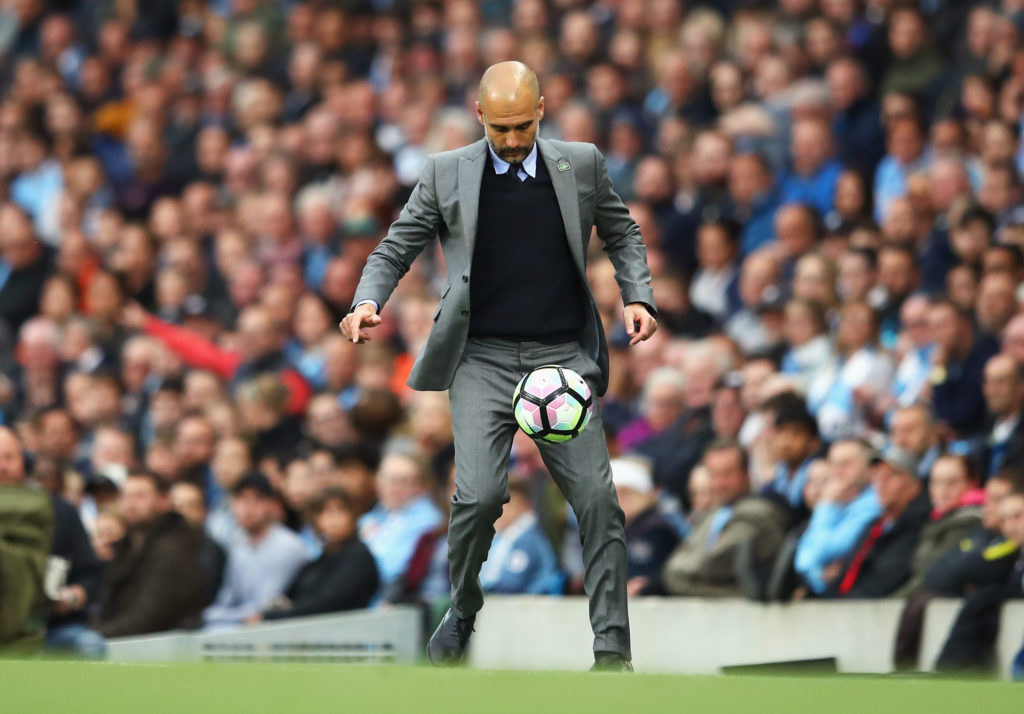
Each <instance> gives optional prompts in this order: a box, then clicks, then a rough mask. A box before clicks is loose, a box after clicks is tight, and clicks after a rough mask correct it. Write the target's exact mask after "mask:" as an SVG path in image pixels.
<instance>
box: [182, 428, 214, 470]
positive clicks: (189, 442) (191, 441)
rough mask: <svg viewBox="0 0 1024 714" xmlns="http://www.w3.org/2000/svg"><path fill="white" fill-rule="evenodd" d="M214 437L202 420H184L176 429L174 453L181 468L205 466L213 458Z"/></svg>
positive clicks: (211, 430)
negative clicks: (176, 436)
mask: <svg viewBox="0 0 1024 714" xmlns="http://www.w3.org/2000/svg"><path fill="white" fill-rule="evenodd" d="M215 444H216V435H215V434H214V431H213V427H211V426H210V425H209V424H208V423H207V422H206V421H205V420H204V419H186V420H185V421H183V422H182V423H181V426H180V427H179V429H178V438H177V440H176V441H175V444H174V451H175V454H176V455H177V457H178V460H179V461H180V462H181V464H182V466H185V467H186V468H192V467H196V466H205V465H206V464H208V463H209V462H210V459H211V458H212V457H213V451H214V446H215Z"/></svg>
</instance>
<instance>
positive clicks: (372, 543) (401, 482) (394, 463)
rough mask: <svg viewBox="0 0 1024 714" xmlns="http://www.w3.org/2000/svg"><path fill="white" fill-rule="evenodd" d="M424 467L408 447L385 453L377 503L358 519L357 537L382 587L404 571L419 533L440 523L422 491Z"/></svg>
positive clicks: (380, 472) (425, 474) (435, 511)
mask: <svg viewBox="0 0 1024 714" xmlns="http://www.w3.org/2000/svg"><path fill="white" fill-rule="evenodd" d="M428 470H429V467H428V465H427V462H426V461H425V460H424V458H423V457H422V456H421V455H420V454H419V453H417V452H412V451H403V452H392V453H390V454H388V455H386V456H385V457H384V459H383V460H382V461H381V463H380V468H379V469H378V470H377V499H378V500H377V505H376V506H374V507H373V509H372V510H371V511H370V512H369V513H367V514H365V515H364V516H363V517H362V518H360V519H359V538H360V540H362V541H363V542H364V543H366V546H367V547H368V548H369V549H370V552H371V553H373V557H374V558H375V559H376V561H377V569H378V570H379V571H380V579H381V587H382V590H386V589H387V587H388V586H389V585H390V584H391V583H393V582H394V581H395V580H396V579H397V578H399V577H400V576H402V575H403V574H404V573H405V571H406V569H407V568H408V567H409V560H410V559H411V558H412V555H413V551H414V550H415V549H416V543H417V542H418V541H419V539H420V536H422V535H423V534H424V533H426V532H428V531H431V530H433V529H435V528H437V527H438V525H440V523H441V511H440V509H439V508H438V507H437V506H436V505H434V502H433V501H431V500H430V496H428V495H427V491H426V489H427V473H428Z"/></svg>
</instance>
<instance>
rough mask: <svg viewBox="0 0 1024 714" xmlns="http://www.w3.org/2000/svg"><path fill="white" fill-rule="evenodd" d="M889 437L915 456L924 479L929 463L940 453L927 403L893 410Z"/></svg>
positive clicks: (937, 434) (919, 471) (932, 462)
mask: <svg viewBox="0 0 1024 714" xmlns="http://www.w3.org/2000/svg"><path fill="white" fill-rule="evenodd" d="M889 440H890V441H891V442H892V443H893V445H895V446H898V447H899V448H901V449H903V450H904V451H909V452H910V453H911V454H912V455H913V456H914V458H916V459H917V463H918V469H917V475H918V477H919V478H920V479H921V480H922V481H927V480H928V474H930V473H931V470H932V464H934V463H935V459H937V458H939V456H940V455H941V454H942V444H941V442H940V439H939V430H938V426H937V424H936V423H935V415H934V414H933V413H932V410H931V409H929V408H928V405H927V404H912V405H910V406H908V407H903V408H901V409H897V410H896V411H895V412H893V414H892V418H891V419H890V420H889Z"/></svg>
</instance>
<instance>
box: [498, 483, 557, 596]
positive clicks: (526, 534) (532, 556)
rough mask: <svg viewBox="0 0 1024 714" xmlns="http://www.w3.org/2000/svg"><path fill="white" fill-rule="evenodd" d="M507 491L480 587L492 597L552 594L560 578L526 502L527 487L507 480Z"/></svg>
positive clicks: (551, 553)
mask: <svg viewBox="0 0 1024 714" xmlns="http://www.w3.org/2000/svg"><path fill="white" fill-rule="evenodd" d="M508 490H509V501H508V503H506V504H505V505H504V507H503V508H502V511H501V516H500V517H499V518H498V520H497V521H495V522H494V531H495V536H494V540H493V541H491V549H490V551H488V553H487V561H486V562H485V563H484V564H483V567H482V568H480V584H481V585H482V586H483V589H484V591H485V592H492V593H507V594H531V595H545V594H547V595H551V594H555V593H556V592H557V591H558V590H559V589H560V587H561V585H562V577H561V574H560V573H559V571H558V564H557V563H558V561H557V559H556V558H555V551H554V550H553V549H552V548H551V542H550V541H549V540H548V539H547V536H545V535H544V531H542V530H541V529H540V524H539V522H538V520H537V513H536V512H535V511H534V510H533V505H532V504H531V502H530V494H529V484H528V483H527V482H526V481H525V480H522V479H509V484H508Z"/></svg>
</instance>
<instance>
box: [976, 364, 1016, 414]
mask: <svg viewBox="0 0 1024 714" xmlns="http://www.w3.org/2000/svg"><path fill="white" fill-rule="evenodd" d="M1020 386H1021V385H1020V383H1019V382H1018V381H1017V364H1016V363H1015V362H1014V361H1013V358H1011V357H1009V356H1007V355H996V356H995V357H993V358H992V359H990V360H989V361H988V364H986V365H985V376H984V378H983V381H982V383H981V389H982V392H984V394H985V404H986V405H987V406H988V410H989V412H991V413H992V414H996V415H999V416H1001V417H1002V416H1009V415H1010V413H1011V412H1013V411H1015V410H1017V409H1019V408H1020V391H1021V390H1020Z"/></svg>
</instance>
